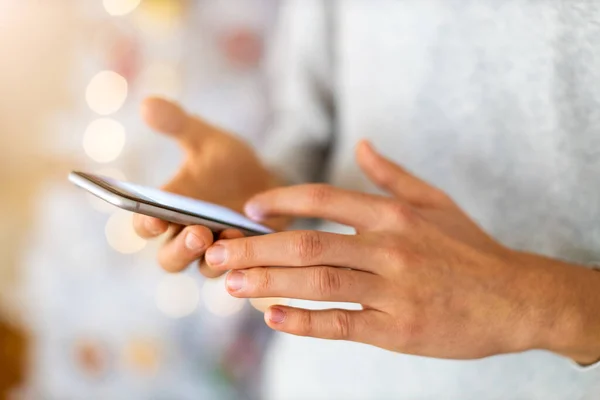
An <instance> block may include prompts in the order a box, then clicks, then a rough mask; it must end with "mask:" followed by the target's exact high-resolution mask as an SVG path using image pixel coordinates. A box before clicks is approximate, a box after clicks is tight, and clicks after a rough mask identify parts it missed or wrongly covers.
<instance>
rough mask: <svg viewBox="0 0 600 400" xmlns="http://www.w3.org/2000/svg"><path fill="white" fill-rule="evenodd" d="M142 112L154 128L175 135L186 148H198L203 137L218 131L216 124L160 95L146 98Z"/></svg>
mask: <svg viewBox="0 0 600 400" xmlns="http://www.w3.org/2000/svg"><path fill="white" fill-rule="evenodd" d="M141 114H142V117H143V119H144V120H145V121H146V123H147V124H148V125H149V126H150V127H151V128H152V129H155V130H157V131H159V132H161V133H164V134H166V135H169V136H171V137H173V138H174V139H176V140H177V141H178V142H179V144H180V145H181V146H182V147H183V148H184V150H190V149H193V148H196V147H197V146H198V145H199V144H200V142H201V141H202V139H203V138H205V137H207V136H209V135H212V134H214V133H215V132H217V128H215V127H214V126H212V125H210V124H209V123H207V122H205V121H204V120H202V119H200V118H198V117H196V116H192V115H189V114H188V113H186V112H185V110H184V109H183V108H181V107H180V106H179V105H178V104H176V103H174V102H171V101H168V100H165V99H162V98H160V97H149V98H146V99H145V100H144V101H143V102H142V105H141Z"/></svg>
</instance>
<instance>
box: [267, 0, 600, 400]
mask: <svg viewBox="0 0 600 400" xmlns="http://www.w3.org/2000/svg"><path fill="white" fill-rule="evenodd" d="M335 8H336V12H335V18H334V21H335V26H334V29H332V32H333V35H334V37H333V43H334V51H335V53H334V54H335V57H334V60H335V63H334V65H335V67H334V68H335V70H334V76H336V79H337V85H336V93H335V95H336V99H337V117H338V135H337V137H336V141H335V148H334V151H333V155H332V157H333V158H332V159H331V165H330V173H329V180H330V182H331V183H332V184H334V185H337V186H342V187H346V188H352V189H357V190H366V191H372V190H374V188H373V187H372V186H371V185H370V184H369V183H368V182H367V181H366V179H365V178H364V177H363V176H362V174H361V173H360V171H359V169H358V168H357V166H356V164H355V163H354V159H353V151H352V150H353V147H354V146H355V144H356V142H357V141H358V139H360V138H363V137H366V138H369V139H371V140H372V141H373V143H374V144H375V146H376V147H377V148H379V149H380V150H381V151H382V152H383V153H384V154H386V155H387V156H389V157H390V158H392V159H393V160H395V161H397V162H398V163H400V164H402V165H403V166H405V167H407V168H408V169H409V170H411V171H412V172H414V173H415V174H417V175H418V176H420V177H422V178H424V179H426V180H428V181H429V182H431V183H433V184H435V185H437V186H439V187H441V188H442V189H444V190H445V191H447V192H448V193H449V194H450V195H451V196H452V197H453V198H454V199H455V200H456V201H457V202H458V203H459V204H460V205H461V206H462V207H463V208H464V209H465V210H466V211H467V212H468V213H469V214H470V215H471V216H473V217H474V218H475V219H476V220H477V221H478V222H479V223H480V224H481V225H482V226H483V227H484V228H485V229H486V230H487V231H488V232H490V233H491V234H492V235H494V236H495V237H496V238H498V239H499V240H500V241H502V242H503V243H504V244H506V245H508V246H511V247H516V248H520V249H527V250H530V251H534V252H537V253H543V254H547V255H550V256H555V257H562V258H566V259H570V260H573V261H580V262H587V261H593V260H600V185H599V184H598V181H599V178H600V157H598V155H599V154H600V2H596V1H579V0H569V1H568V0H565V1H559V0H547V1H536V0H512V1H509V0H506V1H495V0H486V1H471V0H462V1H458V0H427V1H423V0H406V1H392V0H389V1H362V0H344V1H341V2H338V3H336V6H335ZM330 228H331V227H330ZM295 304H296V305H307V304H308V303H306V302H295ZM309 306H311V305H309ZM268 360H269V362H268V363H267V377H266V379H267V383H268V384H267V387H268V390H267V391H268V393H269V397H270V398H271V399H277V400H285V399H342V398H343V399H391V398H394V399H461V400H471V399H473V400H491V399H503V400H513V399H514V400H516V399H544V400H552V399H596V398H600V370H597V371H596V372H589V373H582V372H579V371H576V370H575V369H574V368H573V367H572V366H571V365H570V364H569V362H568V361H567V360H565V359H562V358H560V357H558V356H554V355H552V354H549V353H543V352H529V353H525V354H520V355H509V356H502V357H494V358H490V359H486V360H480V361H466V362H465V361H462V362H458V361H441V360H433V359H423V358H417V357H411V356H405V355H401V354H394V353H389V352H385V351H383V350H379V349H375V348H372V347H367V346H364V345H358V344H351V343H345V342H323V341H319V340H314V339H304V338H296V337H292V336H278V339H277V342H276V343H275V344H274V346H273V347H272V348H271V350H270V353H269V358H268Z"/></svg>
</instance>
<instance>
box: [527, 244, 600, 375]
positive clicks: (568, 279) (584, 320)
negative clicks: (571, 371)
mask: <svg viewBox="0 0 600 400" xmlns="http://www.w3.org/2000/svg"><path fill="white" fill-rule="evenodd" d="M517 258H518V260H519V262H520V263H521V264H522V265H520V267H531V268H533V271H534V273H535V274H536V275H538V276H539V278H538V279H537V280H536V281H534V282H535V284H534V285H535V287H531V288H530V289H529V290H530V291H531V294H532V296H531V297H532V305H533V307H534V309H535V312H534V313H533V315H535V317H534V318H530V319H529V320H528V321H527V331H528V333H529V335H530V337H531V339H532V340H531V342H530V346H529V347H530V349H543V350H548V351H551V352H554V353H556V354H560V355H562V356H565V357H568V358H570V359H572V360H573V361H575V362H577V363H579V364H581V365H590V364H593V363H595V362H597V361H600V313H598V310H599V309H600V273H598V271H595V270H591V269H589V268H585V267H583V266H580V265H573V264H569V263H566V262H563V261H559V260H554V259H550V258H547V257H543V256H538V255H533V254H528V253H519V256H518V257H517Z"/></svg>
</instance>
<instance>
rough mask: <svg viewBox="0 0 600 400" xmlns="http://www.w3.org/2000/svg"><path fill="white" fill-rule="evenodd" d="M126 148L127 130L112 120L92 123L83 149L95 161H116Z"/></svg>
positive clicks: (97, 120) (85, 135) (84, 139)
mask: <svg viewBox="0 0 600 400" xmlns="http://www.w3.org/2000/svg"><path fill="white" fill-rule="evenodd" d="M124 146H125V128H124V127H123V125H121V124H120V123H119V122H117V121H115V120H114V119H110V118H99V119H96V120H94V121H92V122H91V123H90V124H89V125H88V127H87V129H86V130H85V133H84V135H83V149H84V150H85V153H86V154H87V155H88V156H89V157H90V158H91V159H92V160H94V161H96V162H100V163H107V162H111V161H114V160H115V159H116V158H117V157H119V155H120V154H121V151H123V147H124Z"/></svg>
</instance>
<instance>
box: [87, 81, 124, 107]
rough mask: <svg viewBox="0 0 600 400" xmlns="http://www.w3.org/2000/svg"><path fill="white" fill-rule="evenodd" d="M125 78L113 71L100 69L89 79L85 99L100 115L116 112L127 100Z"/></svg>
mask: <svg viewBox="0 0 600 400" xmlns="http://www.w3.org/2000/svg"><path fill="white" fill-rule="evenodd" d="M127 90H128V89H127V80H125V78H123V77H122V76H121V75H119V74H117V73H116V72H113V71H100V72H98V73H97V74H96V75H95V76H94V77H93V78H92V80H91V81H90V83H89V84H88V86H87V89H86V91H85V99H86V101H87V104H88V106H89V107H90V109H92V111H94V112H96V113H98V114H100V115H109V114H112V113H115V112H117V111H118V110H119V109H120V108H121V107H122V106H123V104H124V103H125V100H127Z"/></svg>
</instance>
